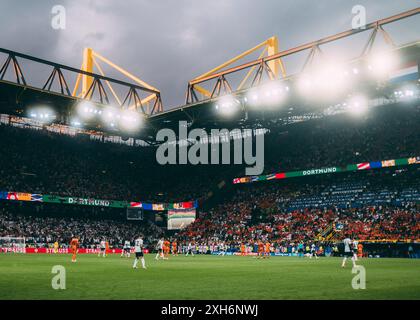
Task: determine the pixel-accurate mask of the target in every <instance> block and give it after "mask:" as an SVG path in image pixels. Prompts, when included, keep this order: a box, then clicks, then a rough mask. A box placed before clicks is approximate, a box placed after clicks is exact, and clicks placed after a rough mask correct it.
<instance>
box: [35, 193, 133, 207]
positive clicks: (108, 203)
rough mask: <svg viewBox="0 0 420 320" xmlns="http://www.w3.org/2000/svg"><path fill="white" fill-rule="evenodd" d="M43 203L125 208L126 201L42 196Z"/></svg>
mask: <svg viewBox="0 0 420 320" xmlns="http://www.w3.org/2000/svg"><path fill="white" fill-rule="evenodd" d="M42 199H43V201H44V202H47V203H62V204H74V205H82V206H94V207H110V208H126V207H127V202H126V201H116V200H102V199H93V198H79V197H61V196H55V195H44V196H43V197H42Z"/></svg>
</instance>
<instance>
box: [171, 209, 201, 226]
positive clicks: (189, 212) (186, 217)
mask: <svg viewBox="0 0 420 320" xmlns="http://www.w3.org/2000/svg"><path fill="white" fill-rule="evenodd" d="M195 215H196V212H195V209H185V210H168V230H179V229H184V228H185V227H187V226H188V225H189V224H191V223H193V222H194V221H195Z"/></svg>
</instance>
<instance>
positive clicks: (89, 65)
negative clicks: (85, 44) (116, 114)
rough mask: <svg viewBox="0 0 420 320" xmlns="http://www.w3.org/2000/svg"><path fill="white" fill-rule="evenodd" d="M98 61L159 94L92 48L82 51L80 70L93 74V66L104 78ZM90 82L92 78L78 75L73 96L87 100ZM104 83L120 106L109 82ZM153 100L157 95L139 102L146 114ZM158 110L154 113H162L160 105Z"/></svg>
mask: <svg viewBox="0 0 420 320" xmlns="http://www.w3.org/2000/svg"><path fill="white" fill-rule="evenodd" d="M98 61H101V62H103V63H105V64H107V65H108V66H110V67H112V68H113V69H115V70H117V71H118V72H120V73H122V74H123V75H124V76H126V77H127V78H129V79H131V80H132V81H134V82H136V83H137V84H139V85H140V86H142V87H145V88H148V89H150V90H154V91H157V92H159V90H158V89H156V88H155V87H153V86H151V85H150V84H148V83H146V82H145V81H143V80H141V79H140V78H138V77H136V76H135V75H133V74H131V73H130V72H128V71H127V70H125V69H123V68H121V67H120V66H118V65H117V64H115V63H113V62H112V61H110V60H109V59H107V58H105V57H104V56H102V55H100V54H99V53H98V52H96V51H94V50H93V49H92V48H85V49H84V51H83V63H82V66H81V68H80V69H81V70H83V71H86V72H90V73H93V68H94V66H95V67H96V68H97V69H98V71H99V73H100V74H101V75H102V76H105V74H104V71H103V69H102V68H101V66H100V64H99V62H98ZM80 82H81V86H80ZM92 82H93V78H92V77H90V76H87V75H84V74H79V75H78V77H77V79H76V83H75V86H74V89H73V96H78V97H83V98H87V99H89V98H90V97H89V96H87V95H88V92H89V88H90V87H91V85H92ZM105 83H106V85H107V86H108V88H109V89H110V91H111V93H112V95H113V96H114V98H115V100H116V101H117V102H118V103H119V104H120V105H121V99H120V98H119V97H118V95H117V94H116V92H115V90H114V88H113V87H112V85H111V84H110V83H109V81H105ZM79 89H81V90H80V92H79V93H78V91H79ZM91 94H92V93H89V95H91ZM155 99H157V95H156V94H155V93H152V94H150V95H148V96H147V97H145V98H144V99H142V100H141V101H140V102H141V104H142V105H146V107H147V113H150V103H151V102H152V101H153V100H155ZM137 107H138V106H137V105H131V106H128V109H136V108H137ZM159 108H160V110H156V111H158V112H159V111H162V110H161V108H162V106H161V105H159Z"/></svg>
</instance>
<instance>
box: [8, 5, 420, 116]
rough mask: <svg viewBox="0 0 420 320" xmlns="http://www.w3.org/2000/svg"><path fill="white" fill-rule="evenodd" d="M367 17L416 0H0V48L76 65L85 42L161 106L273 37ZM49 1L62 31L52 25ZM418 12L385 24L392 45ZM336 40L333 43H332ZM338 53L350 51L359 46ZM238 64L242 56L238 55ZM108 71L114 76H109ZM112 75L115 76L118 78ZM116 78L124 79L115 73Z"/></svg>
mask: <svg viewBox="0 0 420 320" xmlns="http://www.w3.org/2000/svg"><path fill="white" fill-rule="evenodd" d="M356 4H361V5H363V6H365V7H366V13H367V21H368V22H369V21H373V20H377V19H380V18H384V17H387V16H390V15H393V14H396V13H399V12H402V11H405V10H409V9H412V8H415V7H417V6H418V4H419V3H418V1H417V0H357V1H353V0H317V1H313V0H305V1H304V0H258V1H257V0H207V1H199V0H124V1H117V0H72V1H65V0H53V1H50V0H43V1H33V0H1V1H0V30H2V31H1V33H0V47H3V48H7V49H11V50H15V51H19V52H23V53H27V54H30V55H34V56H37V57H40V58H44V59H48V60H52V61H55V62H59V63H63V64H67V65H70V66H74V67H80V64H81V60H82V51H83V48H84V47H92V48H93V49H94V50H96V51H98V52H99V53H101V54H102V55H104V56H105V57H107V58H109V59H110V60H112V61H114V62H116V63H117V64H119V65H120V66H122V67H124V68H126V69H128V70H129V71H130V72H132V73H133V74H135V75H138V76H139V77H140V78H142V79H144V80H145V81H146V82H148V83H150V84H151V85H153V86H155V87H157V88H159V89H160V90H161V92H162V97H163V100H164V105H165V109H168V108H170V107H173V106H178V105H181V104H183V103H184V100H185V90H186V86H187V82H188V80H191V79H192V78H194V77H196V76H198V75H200V74H201V73H204V72H206V71H208V70H210V69H211V68H213V67H215V66H217V65H218V64H220V63H222V62H224V61H226V60H228V59H229V58H231V57H233V56H235V55H237V54H239V53H240V52H242V51H244V50H246V49H248V48H251V47H253V46H254V45H256V44H258V43H260V42H262V41H264V40H265V39H267V38H269V37H270V36H272V35H277V36H278V37H279V40H280V47H281V49H287V48H291V47H294V46H297V45H300V44H303V43H305V42H309V41H312V40H316V39H318V38H321V37H324V36H327V35H330V34H334V33H337V32H340V31H343V30H347V29H350V28H351V20H352V12H351V10H352V7H353V6H354V5H356ZM54 5H63V6H64V7H65V9H66V29H65V30H54V29H53V28H52V27H51V19H52V16H53V15H52V13H51V9H52V7H53V6H54ZM419 29H420V15H419V16H416V17H412V18H410V20H407V22H406V23H401V26H399V25H396V26H395V27H393V28H391V27H390V28H389V31H390V33H391V35H392V36H393V37H394V38H395V41H396V42H397V43H404V42H407V41H413V40H418V30H419ZM337 46H338V44H337ZM336 50H338V51H340V50H341V52H343V53H344V52H345V53H349V52H351V51H352V50H353V52H355V55H356V54H357V53H358V52H360V51H361V46H360V43H359V46H358V47H357V46H356V44H355V43H348V44H345V45H341V46H338V47H337V49H336ZM244 62H245V61H244ZM109 75H111V76H112V75H113V74H109ZM119 78H122V77H121V76H119ZM122 79H123V78H122Z"/></svg>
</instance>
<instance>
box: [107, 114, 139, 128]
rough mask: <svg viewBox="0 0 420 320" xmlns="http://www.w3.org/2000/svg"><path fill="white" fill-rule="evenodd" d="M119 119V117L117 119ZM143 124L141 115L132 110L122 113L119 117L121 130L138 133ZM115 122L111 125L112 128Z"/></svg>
mask: <svg viewBox="0 0 420 320" xmlns="http://www.w3.org/2000/svg"><path fill="white" fill-rule="evenodd" d="M117 118H118V117H117ZM141 122H142V116H141V115H140V113H138V112H136V111H131V110H123V111H121V114H120V117H119V122H118V124H119V128H121V129H122V130H125V131H130V132H133V131H137V130H138V129H139V128H140V125H141ZM112 124H113V122H112V123H111V126H112Z"/></svg>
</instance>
